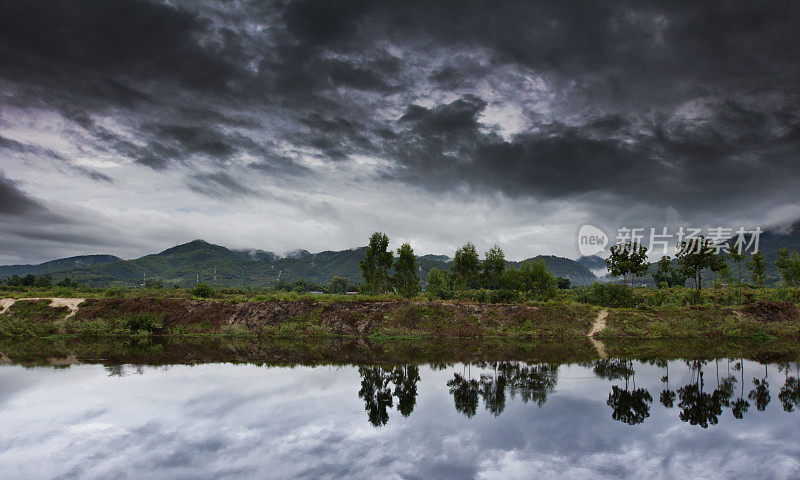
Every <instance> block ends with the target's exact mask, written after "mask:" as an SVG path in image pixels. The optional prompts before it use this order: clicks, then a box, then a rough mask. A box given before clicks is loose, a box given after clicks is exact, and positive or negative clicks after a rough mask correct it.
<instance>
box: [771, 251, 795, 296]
mask: <svg viewBox="0 0 800 480" xmlns="http://www.w3.org/2000/svg"><path fill="white" fill-rule="evenodd" d="M775 266H776V267H778V270H779V271H780V272H781V276H782V277H783V284H784V286H786V287H787V288H794V287H797V286H798V285H800V254H798V253H797V252H789V249H788V248H782V249H781V250H780V252H779V253H778V258H777V260H775Z"/></svg>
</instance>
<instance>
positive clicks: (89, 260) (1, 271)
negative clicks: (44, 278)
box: [0, 255, 122, 278]
mask: <svg viewBox="0 0 800 480" xmlns="http://www.w3.org/2000/svg"><path fill="white" fill-rule="evenodd" d="M120 260H122V259H121V258H119V257H116V256H114V255H79V256H77V257H68V258H60V259H58V260H51V261H49V262H44V263H40V264H38V265H0V278H7V277H10V276H12V275H20V276H24V275H28V274H29V273H31V274H33V275H47V274H50V273H55V272H60V271H63V270H70V269H74V268H82V267H89V266H93V265H102V264H105V263H112V262H118V261H120Z"/></svg>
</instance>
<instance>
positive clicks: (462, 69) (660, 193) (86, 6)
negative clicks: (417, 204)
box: [0, 0, 800, 218]
mask: <svg viewBox="0 0 800 480" xmlns="http://www.w3.org/2000/svg"><path fill="white" fill-rule="evenodd" d="M799 27H800V4H798V3H797V2H791V1H774V2H723V3H719V2H714V3H712V2H709V3H705V4H702V3H697V2H689V1H644V2H633V3H620V2H614V1H601V2H598V1H570V2H544V1H499V2H484V1H477V0H476V1H442V2H433V3H431V2H422V1H417V0H411V1H407V2H397V1H388V0H386V1H371V2H370V1H360V0H350V1H347V0H345V1H330V0H296V1H289V2H282V1H279V2H273V3H266V4H264V3H258V2H246V1H240V2H225V3H218V2H212V1H203V2H195V1H185V2H182V1H176V2H168V3H163V2H156V1H144V0H128V1H121V2H107V1H102V0H89V1H77V0H75V1H63V2H55V3H54V2H45V1H36V0H33V1H30V0H24V1H23V0H20V1H7V2H3V3H2V4H1V5H0V100H1V101H2V102H3V104H5V105H8V106H9V107H13V108H16V109H21V110H23V111H30V112H31V118H34V116H35V115H36V113H38V112H42V111H45V112H55V113H56V114H58V115H60V116H61V117H62V118H64V119H65V121H66V122H67V123H68V125H69V126H70V129H71V130H70V135H71V136H69V137H68V138H69V141H70V142H71V143H72V144H73V145H74V146H76V148H80V149H82V151H83V152H84V154H85V156H90V155H93V154H97V155H104V156H105V157H104V158H109V157H110V158H112V159H118V160H122V161H128V162H132V163H133V164H134V165H137V164H138V165H139V166H142V167H148V168H151V169H154V170H158V171H160V172H164V173H166V172H167V171H173V170H174V171H179V172H182V173H181V174H185V175H186V178H185V183H186V184H187V185H188V187H189V188H190V189H192V190H193V191H195V192H199V193H201V194H203V195H207V196H210V197H213V198H216V199H220V200H226V199H227V200H229V199H234V198H237V197H241V196H254V197H255V196H261V195H263V196H269V192H268V189H267V188H262V189H253V188H251V187H248V184H249V185H255V184H256V183H255V182H249V181H248V182H245V181H244V180H243V179H245V178H247V176H248V175H261V176H263V178H271V179H279V180H285V179H292V180H298V179H304V180H307V181H308V183H307V184H306V186H305V187H304V188H306V189H307V191H309V192H312V191H315V188H314V187H313V185H314V182H318V183H317V184H318V185H322V184H325V182H335V181H337V180H334V179H331V178H330V177H329V176H328V175H326V174H325V173H324V172H326V170H315V168H314V167H310V166H309V165H311V164H313V162H309V163H305V162H304V161H303V158H304V157H305V158H313V159H314V160H317V161H318V160H321V161H322V162H330V163H332V164H334V165H335V166H336V168H338V166H339V165H342V164H345V163H346V162H348V161H350V160H352V159H353V157H354V156H357V155H361V156H368V157H372V158H376V159H379V160H380V161H381V162H376V163H377V164H378V165H379V166H377V167H375V168H376V170H377V172H375V173H376V175H373V176H370V177H369V178H370V180H369V181H374V182H377V183H376V184H374V185H373V187H374V188H376V189H380V188H381V187H382V185H381V184H380V182H399V183H401V184H407V185H412V186H419V187H422V188H424V189H426V190H427V191H428V192H429V193H431V194H432V195H439V194H441V193H449V192H464V191H466V192H468V194H472V193H480V194H487V195H490V196H492V195H497V194H499V195H501V196H505V197H509V198H511V199H514V200H518V199H537V200H539V199H543V200H548V199H559V200H562V199H565V200H570V199H573V198H578V197H581V198H585V197H586V196H587V195H588V194H599V195H601V196H602V198H604V199H605V200H604V201H607V202H608V201H610V202H611V203H612V204H619V205H623V204H629V203H631V202H645V203H648V204H650V205H653V206H656V207H659V208H662V207H667V206H674V207H676V208H678V209H694V210H697V209H699V210H702V211H704V212H705V213H706V214H708V216H709V217H710V218H714V217H715V215H716V214H717V213H718V212H719V211H721V209H723V208H724V209H730V208H733V207H734V206H735V205H737V204H739V203H744V202H750V204H752V205H756V203H758V202H761V204H760V207H758V208H761V209H762V210H763V209H765V208H768V207H771V206H773V205H775V204H776V203H777V202H779V201H781V202H783V201H795V202H796V199H794V198H793V193H792V192H794V190H795V185H796V184H797V182H798V181H799V180H800V167H798V166H797V162H796V161H795V157H796V152H797V151H798V147H800V118H798V114H797V113H796V112H798V107H800V78H798V77H800V71H798V65H800V47H798V44H797V42H796V41H795V36H796V32H797V31H798V28H799ZM504 108H507V109H508V110H504ZM509 111H512V112H517V113H514V114H513V115H515V117H513V118H511V119H509V117H507V115H511V114H509V113H508V112H509ZM109 118H111V119H113V120H114V123H115V125H110V122H108V121H106V122H104V121H103V120H104V119H105V120H108V119H109ZM29 123H32V124H33V123H35V121H30V122H29ZM512 124H513V125H512ZM509 125H512V126H513V128H509ZM26 141H27V140H26ZM0 142H5V143H0V147H2V148H5V149H7V150H12V151H16V152H17V153H20V154H25V155H29V156H33V157H35V156H41V157H47V158H50V159H52V160H54V161H61V162H63V163H64V164H66V165H71V166H72V167H73V168H74V169H75V171H80V169H81V168H83V169H84V171H83V172H81V173H82V174H83V175H85V176H89V177H91V178H94V179H96V180H106V181H110V180H111V175H109V174H106V173H102V172H99V171H95V170H91V169H88V168H86V167H78V166H76V165H75V163H74V161H73V159H72V158H71V157H70V156H69V155H68V154H66V153H64V152H63V151H60V150H57V149H51V148H49V147H40V146H38V145H35V141H33V140H31V142H30V144H28V143H22V142H21V141H17V140H9V139H3V138H0ZM186 171H188V173H186ZM198 172H213V173H198ZM371 173H372V172H370V174H371ZM765 192H766V194H765ZM767 197H769V198H767ZM754 208H755V207H754ZM758 208H756V209H758Z"/></svg>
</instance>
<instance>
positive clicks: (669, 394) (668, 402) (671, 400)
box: [658, 362, 675, 408]
mask: <svg viewBox="0 0 800 480" xmlns="http://www.w3.org/2000/svg"><path fill="white" fill-rule="evenodd" d="M663 367H664V369H665V375H664V376H663V377H661V381H662V382H663V383H665V384H666V385H667V388H665V389H664V390H662V391H661V395H660V396H659V397H658V400H659V401H660V402H661V405H664V406H665V407H666V408H672V407H673V406H674V405H675V392H674V391H672V390H670V389H669V363H667V362H663Z"/></svg>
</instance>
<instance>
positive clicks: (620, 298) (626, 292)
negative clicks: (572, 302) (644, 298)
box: [577, 282, 636, 308]
mask: <svg viewBox="0 0 800 480" xmlns="http://www.w3.org/2000/svg"><path fill="white" fill-rule="evenodd" d="M577 300H578V301H579V302H583V303H589V304H592V305H598V306H601V307H611V308H617V307H633V306H635V305H636V295H635V293H634V290H633V288H630V287H628V286H627V285H617V284H615V283H599V282H595V283H593V284H592V285H590V286H589V287H584V288H581V289H579V290H578V292H577Z"/></svg>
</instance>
